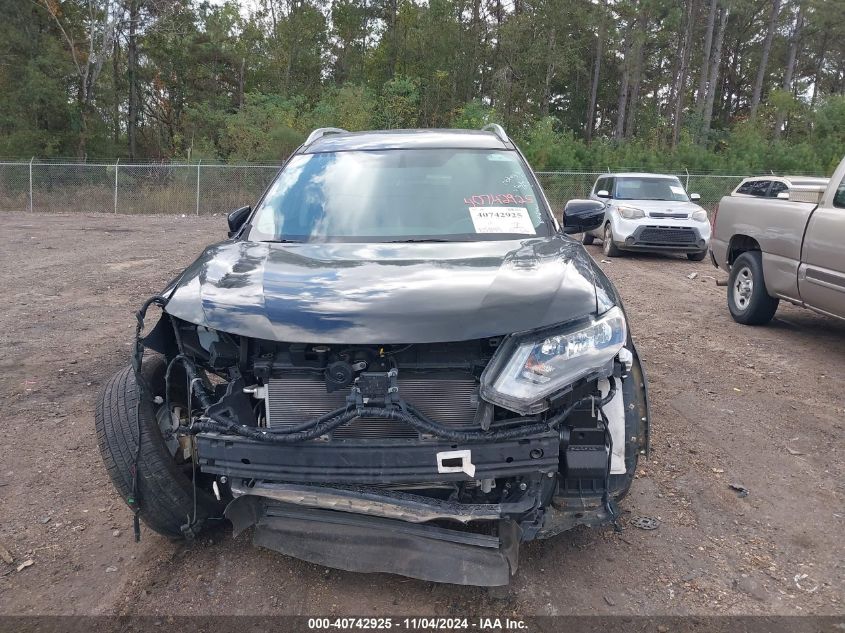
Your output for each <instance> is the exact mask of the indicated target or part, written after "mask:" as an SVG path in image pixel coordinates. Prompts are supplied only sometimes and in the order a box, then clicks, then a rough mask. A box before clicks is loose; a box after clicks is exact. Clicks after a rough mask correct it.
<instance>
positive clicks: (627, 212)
mask: <svg viewBox="0 0 845 633" xmlns="http://www.w3.org/2000/svg"><path fill="white" fill-rule="evenodd" d="M617 209H618V211H619V215H621V216H622V217H623V218H625V219H626V220H639V219H640V218H644V217H645V211H643V210H642V209H638V208H636V207H625V206H621V207H617Z"/></svg>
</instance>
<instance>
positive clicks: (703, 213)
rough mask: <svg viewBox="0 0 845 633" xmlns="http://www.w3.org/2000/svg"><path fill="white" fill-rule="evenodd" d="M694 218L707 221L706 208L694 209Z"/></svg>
mask: <svg viewBox="0 0 845 633" xmlns="http://www.w3.org/2000/svg"><path fill="white" fill-rule="evenodd" d="M692 219H693V220H695V221H697V222H707V219H708V218H707V211H705V210H704V209H699V210H698V211H693V213H692Z"/></svg>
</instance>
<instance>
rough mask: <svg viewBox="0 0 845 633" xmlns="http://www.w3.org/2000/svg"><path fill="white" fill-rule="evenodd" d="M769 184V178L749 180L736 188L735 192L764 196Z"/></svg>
mask: <svg viewBox="0 0 845 633" xmlns="http://www.w3.org/2000/svg"><path fill="white" fill-rule="evenodd" d="M771 184H772V181H771V180H749V181H748V182H746V183H745V184H743V185H742V186H741V187H740V188H739V189H737V190H736V192H737V193H744V194H746V195H749V196H765V195H766V192H767V191H768V190H769V185H771Z"/></svg>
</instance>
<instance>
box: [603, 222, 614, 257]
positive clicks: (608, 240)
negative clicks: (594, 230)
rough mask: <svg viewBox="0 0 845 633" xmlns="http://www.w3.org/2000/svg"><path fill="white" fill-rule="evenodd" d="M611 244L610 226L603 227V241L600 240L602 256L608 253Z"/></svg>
mask: <svg viewBox="0 0 845 633" xmlns="http://www.w3.org/2000/svg"><path fill="white" fill-rule="evenodd" d="M612 242H613V233H611V231H610V226H609V225H608V226H606V227H604V239H603V240H602V249H603V250H604V254H605V255H607V254H608V253H609V252H610V245H611V243H612Z"/></svg>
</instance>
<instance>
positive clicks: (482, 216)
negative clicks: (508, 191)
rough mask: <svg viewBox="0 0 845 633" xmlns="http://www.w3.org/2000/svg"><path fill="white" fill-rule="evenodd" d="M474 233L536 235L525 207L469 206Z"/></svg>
mask: <svg viewBox="0 0 845 633" xmlns="http://www.w3.org/2000/svg"><path fill="white" fill-rule="evenodd" d="M469 214H470V217H471V218H472V224H473V226H474V227H475V232H476V233H517V234H521V235H536V233H537V231H536V230H535V229H534V223H533V222H532V221H531V216H530V215H528V209H526V208H525V207H469Z"/></svg>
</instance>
